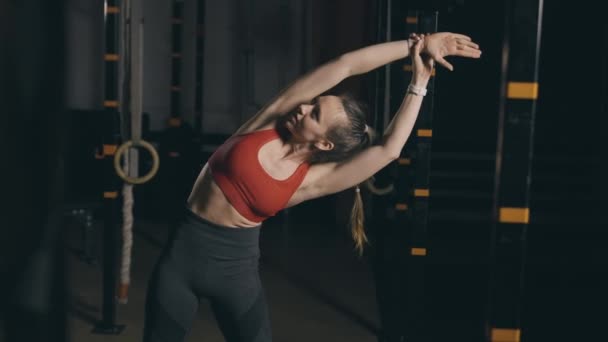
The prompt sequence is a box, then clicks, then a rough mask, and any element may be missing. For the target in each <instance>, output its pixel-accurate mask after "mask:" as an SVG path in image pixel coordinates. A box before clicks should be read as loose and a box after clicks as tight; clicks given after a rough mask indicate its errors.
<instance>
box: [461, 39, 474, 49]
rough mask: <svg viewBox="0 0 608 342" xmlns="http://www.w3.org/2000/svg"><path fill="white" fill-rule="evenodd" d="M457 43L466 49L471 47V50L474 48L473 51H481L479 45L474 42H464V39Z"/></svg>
mask: <svg viewBox="0 0 608 342" xmlns="http://www.w3.org/2000/svg"><path fill="white" fill-rule="evenodd" d="M457 42H458V43H459V45H461V46H466V47H470V48H473V49H479V45H477V44H475V43H473V42H472V41H470V40H463V39H460V40H457Z"/></svg>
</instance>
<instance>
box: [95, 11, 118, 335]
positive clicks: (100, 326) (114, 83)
mask: <svg viewBox="0 0 608 342" xmlns="http://www.w3.org/2000/svg"><path fill="white" fill-rule="evenodd" d="M104 8H105V13H104V17H105V54H104V61H105V94H104V96H105V99H104V107H105V115H104V120H103V137H102V139H103V153H102V154H103V157H104V158H103V165H104V170H105V171H104V175H105V176H104V181H103V183H104V191H103V216H104V217H103V221H104V226H103V262H102V268H103V299H102V318H101V320H100V321H99V322H98V323H97V324H96V326H95V327H94V328H93V332H94V333H98V334H120V333H121V332H122V330H123V329H124V325H117V324H116V306H117V305H116V295H117V286H118V246H119V243H120V240H119V232H120V231H119V229H120V219H119V215H120V201H119V199H120V195H119V194H120V192H119V189H120V184H121V182H120V178H118V176H117V175H116V172H115V171H114V164H113V160H114V154H115V153H116V150H117V148H118V144H119V143H120V139H121V136H120V114H119V112H118V109H119V108H120V103H119V87H118V85H119V84H118V83H119V80H118V72H119V67H118V62H119V61H120V56H119V27H120V6H119V0H106V1H105V6H104Z"/></svg>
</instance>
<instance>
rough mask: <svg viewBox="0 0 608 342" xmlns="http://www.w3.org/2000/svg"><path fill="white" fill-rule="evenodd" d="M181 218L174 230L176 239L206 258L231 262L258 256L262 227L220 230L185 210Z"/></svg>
mask: <svg viewBox="0 0 608 342" xmlns="http://www.w3.org/2000/svg"><path fill="white" fill-rule="evenodd" d="M184 214H185V215H184V216H183V218H182V220H181V222H180V224H179V225H178V227H177V230H176V239H177V240H182V241H184V242H185V243H187V244H188V245H193V246H192V247H194V248H195V249H196V250H198V251H200V252H201V253H204V254H206V255H208V256H211V257H214V258H218V259H225V260H234V259H242V258H250V257H256V256H259V255H260V248H259V238H260V230H261V225H258V226H256V227H252V228H233V227H228V226H223V225H220V224H217V223H214V222H211V221H208V220H206V219H205V218H203V217H201V216H199V215H197V214H196V213H194V212H193V211H192V210H190V209H189V208H184Z"/></svg>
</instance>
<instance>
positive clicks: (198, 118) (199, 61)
mask: <svg viewBox="0 0 608 342" xmlns="http://www.w3.org/2000/svg"><path fill="white" fill-rule="evenodd" d="M204 53H205V0H198V1H197V3H196V52H195V66H194V68H195V69H194V74H195V80H196V81H195V82H196V84H195V87H194V88H195V91H194V115H195V117H194V129H195V132H196V133H197V135H198V136H199V137H200V136H201V135H202V130H203V80H204V73H203V72H204V65H205V63H204V58H205V55H204Z"/></svg>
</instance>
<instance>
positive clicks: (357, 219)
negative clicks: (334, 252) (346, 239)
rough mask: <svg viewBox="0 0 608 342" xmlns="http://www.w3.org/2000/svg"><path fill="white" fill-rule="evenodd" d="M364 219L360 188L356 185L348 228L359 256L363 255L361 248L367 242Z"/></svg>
mask: <svg viewBox="0 0 608 342" xmlns="http://www.w3.org/2000/svg"><path fill="white" fill-rule="evenodd" d="M364 221H365V215H364V213H363V199H362V198H361V189H360V188H359V186H358V185H357V187H356V188H355V203H354V204H353V209H352V211H351V213H350V229H351V233H352V236H353V240H354V241H355V249H356V250H357V252H358V253H359V256H361V255H363V248H364V247H365V244H366V243H367V242H368V240H367V236H366V235H365V229H364V225H363V223H364Z"/></svg>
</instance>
